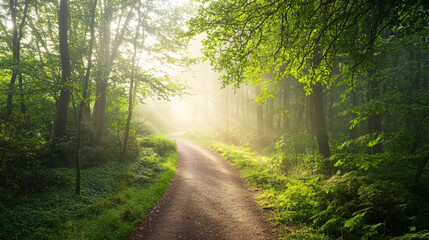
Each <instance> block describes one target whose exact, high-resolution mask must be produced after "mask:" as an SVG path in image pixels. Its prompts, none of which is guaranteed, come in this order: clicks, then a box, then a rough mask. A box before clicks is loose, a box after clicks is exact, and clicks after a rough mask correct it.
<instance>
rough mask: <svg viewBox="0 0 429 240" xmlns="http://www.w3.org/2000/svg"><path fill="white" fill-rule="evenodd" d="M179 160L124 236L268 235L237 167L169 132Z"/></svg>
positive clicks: (262, 216) (166, 237)
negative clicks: (153, 204) (165, 187)
mask: <svg viewBox="0 0 429 240" xmlns="http://www.w3.org/2000/svg"><path fill="white" fill-rule="evenodd" d="M171 138H172V139H174V140H175V141H176V143H177V151H178V154H179V162H178V166H177V173H176V176H175V177H174V179H173V180H172V182H171V185H170V187H169V188H168V190H167V191H166V193H165V194H164V196H163V197H162V198H161V199H160V200H159V202H158V204H157V206H156V207H155V208H154V209H152V211H151V212H150V213H149V214H148V215H147V217H146V220H145V221H144V222H143V223H142V225H141V226H140V227H138V228H137V229H136V230H135V232H134V234H133V235H131V236H130V237H129V238H128V239H130V240H131V239H132V240H134V239H158V240H159V239H273V237H272V235H271V234H272V230H271V227H270V225H269V223H267V222H266V215H265V214H267V213H264V212H263V210H261V209H259V207H258V205H257V203H256V201H255V200H254V197H253V193H252V191H250V190H249V189H248V187H247V185H246V184H245V182H244V181H243V180H242V179H240V173H239V171H238V170H236V169H234V168H233V167H232V166H231V165H230V164H229V163H228V162H227V161H226V160H224V159H223V158H221V157H220V156H219V155H217V154H216V153H214V152H212V151H210V150H208V149H206V148H204V147H203V146H201V145H198V144H196V143H193V142H190V141H188V140H184V139H182V138H181V137H180V136H179V135H173V136H172V137H171Z"/></svg>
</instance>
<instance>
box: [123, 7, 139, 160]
mask: <svg viewBox="0 0 429 240" xmlns="http://www.w3.org/2000/svg"><path fill="white" fill-rule="evenodd" d="M139 13H140V12H139ZM139 15H140V14H139ZM139 17H140V16H139ZM139 29H140V28H139V26H137V31H136V36H135V38H134V43H133V45H134V52H133V57H132V65H131V77H130V78H131V79H130V88H129V93H128V116H127V122H126V124H125V132H124V144H123V146H122V151H121V156H120V158H119V160H120V161H121V162H122V161H124V159H125V153H126V151H127V145H128V138H129V135H130V124H131V118H132V115H133V100H134V97H133V90H134V73H135V65H136V57H137V39H138V38H139Z"/></svg>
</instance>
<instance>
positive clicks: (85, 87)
mask: <svg viewBox="0 0 429 240" xmlns="http://www.w3.org/2000/svg"><path fill="white" fill-rule="evenodd" d="M96 8H97V0H94V3H93V5H92V10H91V26H90V32H91V38H90V40H89V47H88V66H87V69H86V74H85V79H84V81H83V90H82V101H81V102H80V105H79V113H78V116H77V130H76V132H77V134H76V154H75V157H76V159H75V163H76V186H75V194H77V195H80V181H81V175H80V150H81V139H82V118H83V111H84V108H85V106H86V101H87V100H88V87H89V77H90V73H91V68H92V48H93V45H94V39H95V34H94V23H95V10H96Z"/></svg>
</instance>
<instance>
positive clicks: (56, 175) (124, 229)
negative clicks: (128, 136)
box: [0, 138, 177, 239]
mask: <svg viewBox="0 0 429 240" xmlns="http://www.w3.org/2000/svg"><path fill="white" fill-rule="evenodd" d="M142 142H143V143H142V145H143V146H145V147H147V148H143V149H142V150H141V151H140V153H139V155H138V157H136V158H134V159H133V160H132V161H131V160H130V161H126V162H123V163H119V162H108V163H105V164H101V165H99V166H96V167H90V168H86V169H83V170H82V185H81V191H82V194H81V195H80V196H77V195H75V194H74V189H73V188H74V181H75V179H74V175H75V173H74V169H73V168H51V169H45V170H44V171H45V172H44V174H42V175H41V176H50V177H45V178H46V179H49V180H51V181H55V182H52V183H51V185H49V186H45V189H44V190H43V191H41V192H37V193H34V192H33V193H29V194H25V195H21V196H19V197H18V198H3V201H2V204H1V205H0V208H1V211H0V226H1V227H0V239H122V238H124V237H125V236H127V235H128V234H129V232H130V231H131V229H133V227H134V226H135V225H136V224H137V223H138V222H141V221H142V220H143V219H144V216H145V213H146V212H147V210H148V209H149V208H151V207H153V206H154V205H155V203H156V201H157V200H158V199H159V198H160V197H161V196H162V194H163V193H164V191H165V190H166V188H167V187H168V185H169V181H170V180H171V179H172V177H173V176H174V173H175V171H176V163H177V154H176V152H175V151H174V149H175V145H174V143H173V142H172V141H169V140H165V139H160V138H156V139H155V138H146V139H143V140H142Z"/></svg>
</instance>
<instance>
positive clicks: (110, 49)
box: [92, 1, 137, 145]
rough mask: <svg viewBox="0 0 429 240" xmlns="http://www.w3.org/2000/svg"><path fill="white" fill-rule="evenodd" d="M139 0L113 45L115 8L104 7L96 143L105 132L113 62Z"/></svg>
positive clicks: (95, 125)
mask: <svg viewBox="0 0 429 240" xmlns="http://www.w3.org/2000/svg"><path fill="white" fill-rule="evenodd" d="M136 2H137V1H133V2H132V3H131V5H130V10H129V12H128V14H127V17H126V19H125V21H124V23H123V24H122V29H121V30H120V31H118V33H117V34H116V36H115V39H114V41H113V44H112V46H111V41H110V33H111V32H110V29H111V28H110V25H111V22H112V14H113V9H112V7H111V6H110V4H109V3H107V5H108V6H106V7H105V9H104V14H103V24H102V34H103V35H102V39H101V41H100V49H101V52H100V55H99V61H100V68H99V70H98V74H97V79H96V82H97V84H96V99H95V102H94V116H93V119H94V129H95V133H94V136H93V138H92V143H93V144H94V145H100V144H101V140H102V137H103V134H104V123H105V115H106V90H107V87H108V80H109V77H110V73H111V71H112V64H113V61H114V60H115V57H116V55H117V52H118V49H119V46H120V45H121V43H122V41H123V39H124V35H125V31H126V29H127V27H128V24H129V23H130V21H131V19H132V16H133V14H132V13H133V7H134V4H135V3H136Z"/></svg>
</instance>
